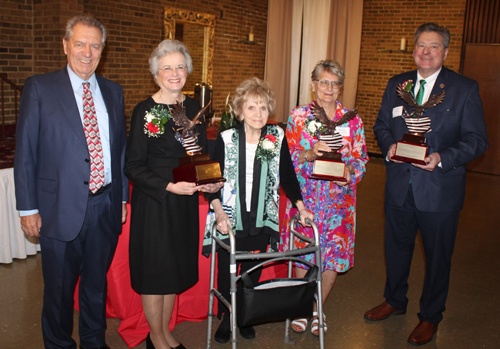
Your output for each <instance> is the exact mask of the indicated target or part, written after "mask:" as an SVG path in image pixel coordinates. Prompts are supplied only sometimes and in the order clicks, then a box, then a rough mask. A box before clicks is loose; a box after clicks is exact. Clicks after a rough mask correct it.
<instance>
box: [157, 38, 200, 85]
mask: <svg viewBox="0 0 500 349" xmlns="http://www.w3.org/2000/svg"><path fill="white" fill-rule="evenodd" d="M175 52H180V53H182V55H183V56H184V59H185V60H186V71H187V74H188V75H189V74H191V72H192V71H193V60H192V59H191V55H190V54H189V50H188V48H187V47H186V45H184V44H183V43H182V42H180V41H179V40H170V39H167V40H163V41H162V42H160V44H159V45H158V47H157V48H155V49H154V51H153V53H151V57H149V71H150V72H151V74H153V77H155V81H156V75H158V72H159V70H160V59H161V58H162V57H164V56H166V55H169V54H172V53H175Z"/></svg>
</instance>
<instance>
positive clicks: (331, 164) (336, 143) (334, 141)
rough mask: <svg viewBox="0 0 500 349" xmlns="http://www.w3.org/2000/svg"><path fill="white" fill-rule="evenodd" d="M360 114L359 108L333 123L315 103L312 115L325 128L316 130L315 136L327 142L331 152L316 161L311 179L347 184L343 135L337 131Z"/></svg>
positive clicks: (325, 153)
mask: <svg viewBox="0 0 500 349" xmlns="http://www.w3.org/2000/svg"><path fill="white" fill-rule="evenodd" d="M357 112H358V108H355V109H354V110H350V111H348V112H347V113H345V114H344V115H343V116H342V117H341V118H340V119H339V120H337V121H332V120H330V119H329V118H328V116H327V115H326V112H325V110H324V109H323V108H322V107H320V106H319V105H318V104H317V103H316V101H314V104H313V107H312V108H311V113H312V114H313V115H314V116H315V117H316V119H317V120H318V121H319V122H321V123H322V124H323V125H324V127H322V129H321V130H320V129H318V130H316V132H315V133H314V135H315V136H316V138H318V139H319V140H320V141H323V142H325V143H326V144H327V145H328V146H329V147H330V149H331V150H332V151H331V152H324V153H323V155H321V156H320V157H318V158H316V159H315V160H314V165H313V166H314V167H313V173H312V174H311V176H310V177H309V178H312V179H321V180H326V181H339V182H347V172H346V171H348V169H347V166H346V164H345V163H344V162H343V161H342V155H341V154H340V153H339V151H340V149H342V148H343V145H342V135H341V134H340V133H339V132H338V131H337V130H336V127H337V126H339V125H342V124H344V123H346V122H348V121H350V120H352V119H353V118H354V117H355V116H356V115H357Z"/></svg>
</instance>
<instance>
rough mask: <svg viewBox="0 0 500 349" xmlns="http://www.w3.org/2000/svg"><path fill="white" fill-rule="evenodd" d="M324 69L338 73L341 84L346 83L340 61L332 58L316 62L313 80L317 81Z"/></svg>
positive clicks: (312, 74)
mask: <svg viewBox="0 0 500 349" xmlns="http://www.w3.org/2000/svg"><path fill="white" fill-rule="evenodd" d="M324 71H327V72H329V73H332V74H334V75H337V76H338V78H339V82H340V84H343V83H344V79H345V74H344V70H343V69H342V67H341V66H340V63H339V62H336V61H333V60H331V59H325V60H324V61H319V62H318V63H316V66H315V67H314V69H313V71H312V73H311V80H312V81H316V80H317V79H318V76H320V74H321V73H322V72H324Z"/></svg>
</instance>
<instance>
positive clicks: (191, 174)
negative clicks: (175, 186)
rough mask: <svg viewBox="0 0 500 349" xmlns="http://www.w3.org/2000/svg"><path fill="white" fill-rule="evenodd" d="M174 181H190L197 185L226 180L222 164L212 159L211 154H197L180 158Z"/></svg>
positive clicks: (174, 172)
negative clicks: (221, 169)
mask: <svg viewBox="0 0 500 349" xmlns="http://www.w3.org/2000/svg"><path fill="white" fill-rule="evenodd" d="M173 175H174V182H175V183H177V182H190V183H196V185H201V184H208V183H217V182H225V181H226V179H225V178H224V177H222V174H221V171H220V165H219V163H218V162H217V161H211V160H210V155H209V154H196V155H193V156H185V157H183V158H180V159H179V167H177V168H174V170H173Z"/></svg>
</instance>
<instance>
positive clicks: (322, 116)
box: [311, 101, 358, 134]
mask: <svg viewBox="0 0 500 349" xmlns="http://www.w3.org/2000/svg"><path fill="white" fill-rule="evenodd" d="M311 113H312V114H313V115H314V116H315V117H316V119H318V120H319V121H320V122H321V123H322V124H324V125H325V126H326V129H327V132H328V133H329V134H333V133H335V128H336V127H337V126H339V125H342V124H344V123H346V122H348V121H351V120H352V119H354V117H355V116H356V115H357V114H358V107H356V108H354V109H353V110H349V111H348V112H347V113H345V114H344V115H342V117H341V118H340V119H338V120H337V121H333V120H330V118H329V117H328V115H326V112H325V109H323V107H320V106H319V105H318V104H317V103H316V101H314V103H313V106H312V108H311Z"/></svg>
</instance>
